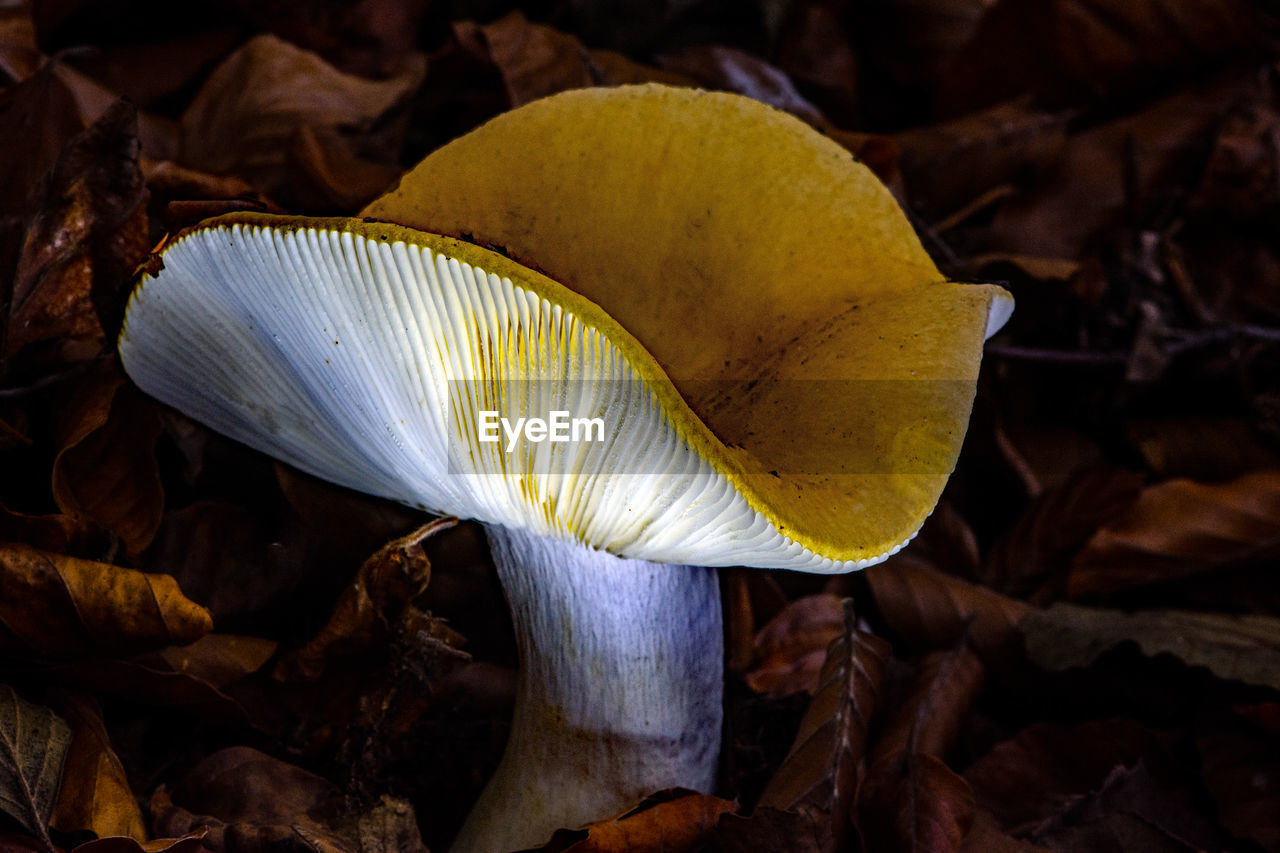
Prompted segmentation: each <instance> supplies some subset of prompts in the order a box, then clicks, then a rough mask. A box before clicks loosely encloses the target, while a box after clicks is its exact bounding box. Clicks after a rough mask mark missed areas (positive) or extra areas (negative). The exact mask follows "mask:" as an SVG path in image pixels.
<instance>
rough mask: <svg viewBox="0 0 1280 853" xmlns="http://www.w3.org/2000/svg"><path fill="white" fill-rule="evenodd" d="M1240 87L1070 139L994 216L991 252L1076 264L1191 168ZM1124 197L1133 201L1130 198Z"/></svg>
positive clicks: (1180, 98) (1198, 95) (1164, 105)
mask: <svg viewBox="0 0 1280 853" xmlns="http://www.w3.org/2000/svg"><path fill="white" fill-rule="evenodd" d="M1002 73H1003V72H1002ZM1238 86H1239V83H1238V82H1236V81H1230V82H1228V83H1225V84H1220V85H1216V86H1201V87H1198V88H1194V89H1187V90H1184V91H1182V92H1180V93H1178V94H1177V95H1174V96H1171V97H1169V98H1165V99H1164V100H1162V101H1158V102H1157V103H1155V104H1153V105H1152V106H1150V107H1148V108H1147V109H1145V110H1143V111H1142V112H1139V113H1135V114H1132V115H1127V116H1124V117H1122V118H1119V119H1116V120H1114V121H1111V122H1109V123H1107V124H1103V125H1100V126H1097V127H1094V128H1091V129H1089V130H1086V131H1084V132H1082V133H1079V134H1077V135H1075V136H1072V137H1071V138H1070V139H1069V140H1068V141H1067V143H1066V146H1065V148H1064V149H1063V150H1062V153H1061V155H1060V156H1059V157H1057V158H1056V159H1055V160H1054V162H1053V165H1052V168H1051V169H1050V171H1049V172H1048V173H1047V174H1046V175H1045V176H1044V177H1043V179H1041V180H1039V181H1037V182H1036V183H1035V184H1034V185H1033V186H1032V187H1031V188H1030V190H1029V191H1028V192H1027V193H1026V194H1025V195H1022V196H1020V197H1018V198H1015V199H1013V200H1012V201H1010V202H1008V203H1007V204H1004V205H1002V206H1001V207H1000V209H999V210H998V211H997V213H996V216H995V219H994V221H993V222H992V224H991V229H990V232H989V234H988V237H989V246H990V248H991V249H993V250H996V251H1003V252H1012V253H1015V254H1023V255H1033V256H1037V257H1044V258H1057V259H1062V260H1080V259H1082V258H1083V257H1084V255H1085V254H1086V252H1087V251H1088V250H1089V249H1090V248H1091V247H1092V246H1093V242H1094V241H1095V240H1096V239H1100V238H1101V237H1103V236H1104V235H1105V234H1106V233H1107V232H1108V229H1111V228H1114V227H1115V226H1116V225H1117V224H1118V223H1120V222H1121V221H1122V220H1123V217H1124V215H1125V213H1126V212H1127V211H1130V210H1134V209H1137V208H1139V207H1140V206H1141V205H1142V204H1143V203H1144V202H1145V201H1146V200H1147V198H1148V197H1149V196H1150V194H1151V193H1152V192H1155V191H1157V190H1158V189H1159V188H1160V187H1162V186H1164V185H1165V182H1167V181H1169V180H1170V175H1171V173H1172V172H1173V171H1175V170H1176V169H1177V168H1179V167H1186V166H1188V165H1190V164H1192V163H1193V162H1194V158H1195V157H1196V156H1197V154H1198V152H1199V150H1200V149H1201V147H1202V146H1203V145H1204V144H1205V143H1206V141H1207V139H1208V138H1209V136H1210V134H1211V133H1212V131H1213V129H1214V128H1215V126H1216V124H1217V122H1218V121H1220V120H1221V118H1222V115H1223V113H1224V112H1225V111H1226V109H1227V104H1228V103H1229V102H1230V101H1231V98H1232V93H1233V89H1234V88H1236V87H1238ZM1130 189H1132V190H1133V191H1134V192H1136V197H1135V198H1130V197H1129V196H1128V193H1129V192H1130Z"/></svg>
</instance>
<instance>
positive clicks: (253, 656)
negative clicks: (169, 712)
mask: <svg viewBox="0 0 1280 853" xmlns="http://www.w3.org/2000/svg"><path fill="white" fill-rule="evenodd" d="M275 650H276V643H275V642H274V641H272V640H264V639H261V638H258V637H242V636H236V635H233V634H208V635H206V636H204V637H201V638H200V639H199V640H197V641H196V642H194V643H192V644H190V645H186V646H170V647H168V648H164V649H160V650H159V651H156V652H151V653H148V654H144V655H139V656H137V657H133V658H129V659H127V660H95V661H87V662H77V663H72V664H69V665H66V666H63V667H60V668H59V670H58V671H59V675H60V676H61V677H62V678H63V680H66V681H71V682H74V683H76V684H78V685H81V686H82V687H84V688H87V689H92V690H95V691H97V692H101V693H111V694H116V695H120V696H124V697H127V699H128V700H129V701H131V702H136V703H139V704H143V705H151V706H155V707H160V708H172V707H178V708H182V709H184V711H185V712H187V713H190V714H192V715H193V716H203V717H208V718H213V719H222V720H231V721H234V722H237V723H242V724H246V725H251V726H253V727H255V728H258V729H261V730H264V731H275V730H278V729H279V727H280V726H281V725H283V723H282V722H281V720H280V719H279V718H280V717H281V715H282V713H283V709H281V708H280V707H279V704H280V697H279V696H259V695H258V694H256V693H253V692H249V693H248V694H247V695H242V694H241V693H240V692H239V691H238V690H237V689H236V688H237V687H238V686H239V685H240V684H241V682H243V681H244V680H245V678H246V677H247V676H249V675H251V674H253V673H255V672H257V671H258V670H260V669H262V667H263V666H265V665H266V663H267V662H268V661H269V660H270V659H271V658H272V656H273V655H274V654H275Z"/></svg>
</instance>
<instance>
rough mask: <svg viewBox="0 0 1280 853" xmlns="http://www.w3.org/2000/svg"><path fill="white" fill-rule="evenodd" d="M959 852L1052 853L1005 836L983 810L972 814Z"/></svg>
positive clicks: (988, 813) (1045, 848)
mask: <svg viewBox="0 0 1280 853" xmlns="http://www.w3.org/2000/svg"><path fill="white" fill-rule="evenodd" d="M960 850H961V853H1054V851H1052V850H1050V849H1049V848H1048V847H1041V846H1039V845H1037V844H1032V843H1030V842H1029V841H1023V840H1022V839H1020V838H1014V837H1013V836H1011V835H1006V834H1005V833H1004V831H1003V830H1002V829H1000V825H999V824H998V823H996V819H995V818H994V817H992V816H991V813H990V812H988V811H985V810H983V809H978V810H977V812H976V813H975V814H974V818H973V825H972V826H970V827H969V832H968V833H967V834H966V835H965V837H964V844H962V845H960Z"/></svg>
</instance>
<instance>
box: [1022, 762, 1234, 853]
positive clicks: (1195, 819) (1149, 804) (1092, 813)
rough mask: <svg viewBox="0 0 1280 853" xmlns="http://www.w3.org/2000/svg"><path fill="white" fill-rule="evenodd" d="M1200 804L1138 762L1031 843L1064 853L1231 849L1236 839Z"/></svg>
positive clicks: (1116, 771) (1039, 829)
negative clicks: (1159, 779)
mask: <svg viewBox="0 0 1280 853" xmlns="http://www.w3.org/2000/svg"><path fill="white" fill-rule="evenodd" d="M1197 800H1198V797H1197V796H1196V795H1193V794H1192V792H1191V791H1188V790H1178V789H1170V788H1167V787H1165V786H1164V785H1163V784H1161V783H1160V782H1159V781H1157V780H1156V779H1155V777H1154V776H1153V775H1152V774H1151V772H1150V770H1149V769H1148V768H1147V766H1146V765H1145V764H1144V763H1142V762H1141V761H1139V762H1138V763H1137V764H1136V765H1135V766H1133V767H1116V768H1115V769H1114V770H1112V771H1111V773H1110V774H1109V775H1108V776H1107V778H1106V779H1105V780H1104V781H1103V783H1102V785H1101V787H1100V788H1099V789H1098V790H1096V791H1091V792H1089V793H1088V794H1087V795H1085V796H1083V797H1080V798H1077V799H1076V800H1074V801H1073V802H1072V803H1071V804H1070V805H1069V806H1068V807H1067V808H1066V809H1064V810H1063V812H1062V813H1061V814H1059V815H1055V816H1054V817H1053V818H1052V819H1050V820H1048V821H1046V822H1045V823H1044V824H1043V825H1042V826H1039V827H1037V829H1036V831H1035V833H1034V834H1033V835H1032V838H1033V840H1035V841H1036V842H1038V843H1041V844H1045V845H1046V846H1048V847H1050V848H1051V849H1053V850H1061V851H1064V853H1094V851H1098V850H1106V849H1108V848H1115V849H1120V850H1143V851H1146V850H1153V851H1162V850H1168V851H1177V853H1200V851H1206V850H1228V849H1230V848H1231V839H1230V838H1228V837H1226V833H1224V832H1222V831H1221V830H1220V829H1219V828H1218V827H1217V826H1215V825H1214V824H1213V822H1212V821H1210V820H1209V819H1207V818H1206V817H1205V816H1203V815H1201V814H1200V813H1199V810H1198V809H1197V805H1198V803H1197Z"/></svg>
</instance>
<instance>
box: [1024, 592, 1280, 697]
mask: <svg viewBox="0 0 1280 853" xmlns="http://www.w3.org/2000/svg"><path fill="white" fill-rule="evenodd" d="M1021 630H1022V632H1023V634H1024V636H1025V637H1026V641H1027V657H1028V658H1030V659H1031V661H1032V662H1034V663H1036V664H1038V665H1039V666H1042V667H1044V668H1045V669H1051V670H1063V669H1068V668H1070V667H1084V666H1090V665H1091V664H1093V662H1094V661H1096V660H1097V659H1098V658H1099V657H1101V656H1102V655H1103V654H1104V653H1106V652H1107V651H1110V650H1111V649H1113V648H1115V647H1116V646H1118V645H1120V644H1121V643H1136V644H1137V645H1138V648H1139V649H1141V650H1142V653H1143V654H1144V655H1147V656H1149V657H1155V656H1156V655H1160V654H1171V655H1175V656H1176V657H1177V658H1178V659H1179V660H1181V661H1182V662H1183V663H1185V664H1187V665H1188V666H1202V667H1205V668H1206V669H1208V670H1209V671H1210V672H1212V673H1213V674H1214V675H1216V676H1218V677H1219V678H1224V679H1234V680H1236V681H1243V682H1244V683H1246V684H1258V685H1262V686H1264V687H1270V688H1272V689H1273V690H1280V618H1277V617H1274V616H1263V615H1243V616H1241V615H1235V614H1229V613H1200V612H1196V611H1190V610H1140V611H1137V612H1134V613H1128V612H1123V611H1118V610H1103V609H1098V608H1092V607H1079V606H1077V605H1074V604H1068V603H1066V602H1058V603H1057V604H1054V605H1053V606H1051V607H1049V608H1048V609H1046V610H1041V611H1039V612H1037V613H1033V614H1031V615H1030V616H1029V617H1027V619H1026V620H1024V621H1023V623H1022V626H1021Z"/></svg>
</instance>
